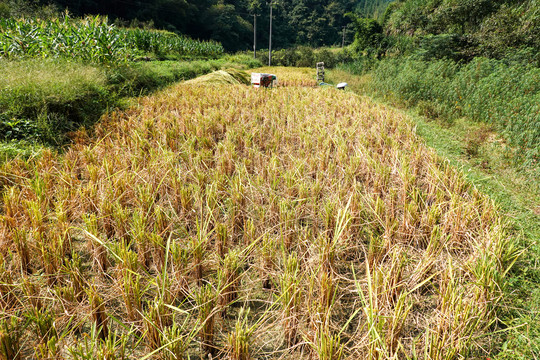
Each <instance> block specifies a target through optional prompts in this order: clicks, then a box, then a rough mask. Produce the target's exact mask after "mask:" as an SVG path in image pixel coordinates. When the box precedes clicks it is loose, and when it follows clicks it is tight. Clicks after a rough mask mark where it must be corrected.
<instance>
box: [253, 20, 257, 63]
mask: <svg viewBox="0 0 540 360" xmlns="http://www.w3.org/2000/svg"><path fill="white" fill-rule="evenodd" d="M253 58H254V59H256V58H257V13H253Z"/></svg>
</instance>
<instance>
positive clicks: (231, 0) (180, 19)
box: [0, 0, 388, 51]
mask: <svg viewBox="0 0 540 360" xmlns="http://www.w3.org/2000/svg"><path fill="white" fill-rule="evenodd" d="M386 3H388V0H376V1H369V0H363V1H358V0H292V1H279V0H273V1H272V8H273V9H272V10H273V21H274V23H273V44H274V48H287V47H291V46H295V45H309V46H315V47H318V46H323V45H335V44H339V45H341V44H342V41H343V35H345V41H346V43H347V44H349V43H351V42H352V40H353V36H354V26H353V24H352V22H351V19H350V18H348V17H347V16H346V14H347V13H348V12H358V13H365V14H368V13H369V14H372V13H373V12H374V11H375V10H377V9H380V8H383V6H384V4H386ZM2 4H3V5H2ZM31 4H33V5H34V6H35V7H36V8H37V7H39V9H40V10H42V9H43V6H49V8H50V7H51V6H52V8H54V9H55V10H56V11H63V10H65V9H68V11H69V12H70V13H71V14H72V15H74V16H83V15H88V14H102V15H107V16H109V18H110V19H111V20H113V21H117V22H119V23H122V24H123V25H131V26H133V25H135V26H152V27H156V28H159V29H166V30H170V31H173V32H178V33H182V34H186V35H189V36H191V37H194V38H198V39H205V40H207V39H213V40H216V41H219V42H221V43H222V44H223V46H224V47H225V49H227V50H229V51H237V50H248V49H252V47H253V23H254V19H255V17H256V19H257V20H256V21H257V29H258V33H257V38H258V43H259V47H260V48H265V47H268V34H269V31H268V29H269V15H270V14H269V11H270V7H269V2H267V1H264V0H136V1H128V0H37V1H33V2H30V3H29V2H28V1H26V0H4V1H3V2H2V1H0V17H1V15H2V8H4V9H6V8H10V9H11V12H14V13H17V12H18V11H19V12H23V13H24V12H28V11H29V9H31V8H32V5H31ZM8 5H9V6H8ZM4 12H6V10H4ZM15 15H17V14H15Z"/></svg>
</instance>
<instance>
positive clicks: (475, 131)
mask: <svg viewBox="0 0 540 360" xmlns="http://www.w3.org/2000/svg"><path fill="white" fill-rule="evenodd" d="M327 80H328V81H329V82H333V83H338V82H342V81H345V82H348V83H349V87H350V89H351V90H352V91H355V92H358V93H359V94H363V95H366V96H373V97H374V98H375V99H377V100H378V101H381V102H386V103H388V100H385V99H383V98H382V97H380V96H379V97H377V95H375V94H374V93H373V92H372V90H371V89H372V87H371V81H372V75H371V74H367V75H362V76H358V75H353V74H350V73H348V72H346V71H343V70H333V71H330V72H329V74H328V79H327ZM390 105H394V106H399V107H401V108H402V111H404V112H406V113H407V114H408V115H409V116H410V117H411V118H412V119H413V120H414V121H415V123H416V131H417V134H418V135H419V136H421V137H422V138H423V139H424V141H425V142H426V144H427V145H428V146H430V147H432V148H434V149H435V150H436V151H437V153H438V154H439V155H440V156H441V157H443V158H445V159H448V161H449V162H450V163H451V164H452V165H454V166H456V167H458V168H460V169H461V170H462V172H463V173H464V174H465V175H466V176H467V178H468V180H469V181H470V182H471V183H473V184H474V185H475V186H476V187H477V188H478V189H479V190H481V191H482V192H484V193H486V194H488V195H489V196H490V197H491V198H492V199H493V200H494V201H495V202H496V203H497V204H498V205H499V206H500V208H501V209H502V210H503V213H504V214H505V215H506V217H507V220H508V222H509V223H510V224H511V225H512V228H513V236H515V239H516V242H518V243H519V245H520V247H521V248H522V249H523V250H525V252H524V254H523V255H522V257H521V258H520V260H519V261H518V263H517V264H516V265H515V266H514V268H513V270H512V272H511V273H510V276H509V278H508V281H507V285H508V288H507V289H506V292H507V302H506V304H505V307H504V308H503V309H501V317H502V319H503V324H501V327H502V328H508V330H506V331H504V332H502V333H501V339H500V353H499V354H498V355H497V356H495V357H492V358H495V359H505V360H506V359H533V358H538V357H539V356H540V267H539V264H540V246H539V244H538V243H537V242H538V239H540V205H539V204H540V182H539V181H538V179H537V178H536V177H535V173H534V172H532V171H531V172H526V170H524V169H523V168H522V167H520V166H518V165H516V164H515V163H514V162H513V161H512V160H511V159H509V158H508V154H507V151H506V150H505V145H504V141H502V139H501V138H500V136H498V135H497V134H496V133H494V132H493V131H490V129H489V128H488V127H487V126H485V125H483V124H478V123H474V122H472V121H470V120H467V119H464V118H460V119H457V120H455V121H453V122H452V123H449V122H447V121H443V120H440V119H430V118H429V117H426V116H424V115H425V109H424V108H423V107H422V106H416V107H411V108H407V107H404V106H403V103H395V102H394V103H390Z"/></svg>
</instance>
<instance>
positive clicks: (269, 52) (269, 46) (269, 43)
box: [268, 0, 272, 66]
mask: <svg viewBox="0 0 540 360" xmlns="http://www.w3.org/2000/svg"><path fill="white" fill-rule="evenodd" d="M268 66H272V0H271V1H270V38H269V40H268Z"/></svg>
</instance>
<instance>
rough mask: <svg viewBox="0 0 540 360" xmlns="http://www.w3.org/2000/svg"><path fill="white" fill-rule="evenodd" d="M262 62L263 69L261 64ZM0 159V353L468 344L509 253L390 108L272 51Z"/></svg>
mask: <svg viewBox="0 0 540 360" xmlns="http://www.w3.org/2000/svg"><path fill="white" fill-rule="evenodd" d="M263 71H265V70H263ZM271 71H272V72H275V73H277V74H278V76H279V79H280V80H281V86H280V87H279V88H277V89H274V90H264V89H259V90H256V89H253V88H251V87H249V86H244V85H204V84H196V83H195V84H180V85H176V86H174V87H170V88H168V89H166V90H164V91H162V92H160V93H157V94H155V95H153V96H150V97H146V98H142V99H140V101H139V103H138V105H136V106H133V107H131V108H129V109H127V110H126V111H119V112H114V113H111V114H109V115H108V116H106V117H104V118H103V120H102V121H101V122H100V123H99V124H98V125H97V126H96V129H95V132H94V134H93V135H92V136H91V137H88V136H87V135H84V134H79V135H80V136H79V137H78V138H77V142H76V143H75V144H74V145H73V146H72V147H70V149H69V150H68V151H67V152H66V153H65V154H63V155H56V154H53V153H52V152H50V151H44V152H42V154H41V155H40V156H39V157H36V158H33V159H29V160H27V161H22V160H17V161H12V162H8V163H6V164H4V165H3V167H2V168H1V173H0V174H1V176H0V181H1V185H2V191H3V194H2V216H1V218H0V219H1V222H0V233H1V234H2V243H1V246H0V254H2V256H1V257H0V267H1V268H2V269H3V271H2V272H0V276H1V282H0V284H1V285H2V286H0V304H1V306H2V309H3V311H2V314H3V317H2V319H0V342H1V345H2V346H0V351H2V353H1V354H0V357H2V356H3V357H4V358H10V359H16V358H17V356H20V357H21V358H23V357H28V356H31V355H32V354H36V355H37V356H38V357H41V358H47V357H49V358H50V357H57V356H59V357H66V356H70V357H72V358H76V359H89V358H96V357H97V358H105V356H106V357H107V358H112V357H113V356H116V358H118V359H124V358H149V357H150V356H151V354H157V353H159V354H160V356H161V357H163V358H169V359H172V358H175V357H176V358H182V357H184V356H187V355H190V356H191V357H192V358H193V357H196V356H201V357H206V355H207V354H208V353H212V354H218V353H220V354H226V355H227V356H228V357H229V358H231V359H248V358H251V357H255V358H270V357H273V358H276V357H277V358H295V359H298V358H305V359H307V358H315V359H328V360H339V359H345V358H349V359H358V358H377V359H390V358H396V357H398V358H430V359H449V358H454V357H455V356H463V357H469V358H471V357H477V356H485V354H486V351H487V352H489V351H490V349H492V348H493V347H494V345H495V344H493V343H492V342H491V340H492V339H491V338H490V337H486V336H485V335H486V334H487V333H489V332H490V330H491V329H493V328H494V327H495V324H496V322H497V318H498V312H499V309H500V304H501V303H502V302H504V297H503V294H504V289H505V284H506V282H505V274H506V271H507V269H508V268H509V266H511V265H512V263H513V259H514V257H515V255H516V252H515V248H514V247H513V239H512V237H510V236H508V234H507V233H506V229H505V222H504V221H503V220H502V219H501V217H500V215H499V212H498V210H497V208H496V207H495V206H494V205H493V203H492V201H491V200H490V199H488V198H487V197H486V196H484V195H482V194H481V193H480V192H479V191H477V190H476V189H475V188H473V187H472V186H471V185H470V184H469V183H468V182H467V181H466V180H465V177H464V175H463V174H462V173H460V172H458V171H456V170H455V169H454V168H452V167H451V166H450V165H449V164H448V163H447V162H446V161H444V160H443V159H441V158H440V157H438V156H437V155H436V154H435V153H434V152H433V151H432V150H429V149H428V148H427V147H426V146H424V144H423V143H422V141H421V140H420V139H419V138H418V137H417V136H416V135H415V133H414V124H413V123H412V122H411V120H410V118H408V117H406V116H404V115H403V114H402V113H401V112H400V111H396V110H392V109H391V108H389V107H385V106H381V105H378V104H376V103H374V102H372V101H369V100H368V99H365V98H362V97H359V96H357V95H355V94H352V93H350V92H349V93H347V92H340V91H336V90H334V89H329V88H326V89H323V88H317V87H316V86H315V83H314V81H313V80H312V79H313V77H312V76H313V75H312V74H310V75H309V77H307V78H306V72H310V70H305V72H303V71H298V70H295V69H292V70H286V69H279V68H277V69H276V68H274V69H271Z"/></svg>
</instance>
